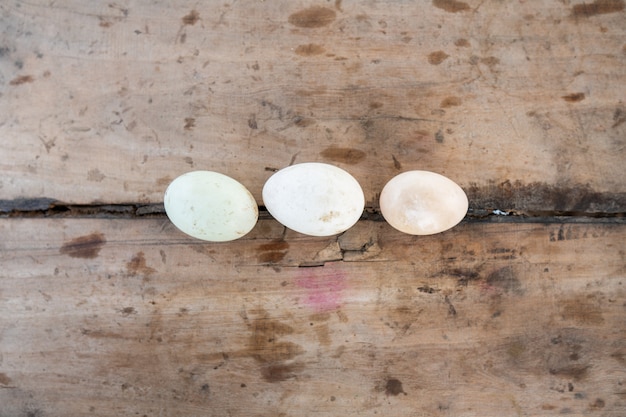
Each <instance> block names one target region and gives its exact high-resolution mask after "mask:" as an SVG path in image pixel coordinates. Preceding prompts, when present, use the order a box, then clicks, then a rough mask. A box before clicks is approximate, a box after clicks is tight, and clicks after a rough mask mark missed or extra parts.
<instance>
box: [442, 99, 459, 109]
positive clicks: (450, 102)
mask: <svg viewBox="0 0 626 417" xmlns="http://www.w3.org/2000/svg"><path fill="white" fill-rule="evenodd" d="M461 103H462V102H461V99H460V98H458V97H454V96H451V97H446V98H444V99H443V100H441V104H440V107H443V108H444V109H445V108H447V107H453V106H460V105H461Z"/></svg>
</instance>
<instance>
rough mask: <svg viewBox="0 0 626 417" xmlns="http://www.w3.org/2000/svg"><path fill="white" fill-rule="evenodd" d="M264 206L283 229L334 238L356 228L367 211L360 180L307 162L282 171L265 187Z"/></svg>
mask: <svg viewBox="0 0 626 417" xmlns="http://www.w3.org/2000/svg"><path fill="white" fill-rule="evenodd" d="M263 202H264V204H265V207H266V208H267V210H268V211H269V212H270V214H271V215H272V216H274V218H275V219H276V220H278V221H279V222H280V223H282V224H283V225H284V226H287V227H288V228H290V229H292V230H295V231H296V232H300V233H303V234H307V235H311V236H331V235H335V234H337V233H341V232H343V231H345V230H347V229H349V228H350V227H351V226H353V225H354V224H355V223H356V222H357V221H358V220H359V218H360V217H361V214H362V213H363V208H364V207H365V197H364V195H363V190H362V189H361V186H360V185H359V183H358V182H357V180H356V179H355V178H354V177H353V176H352V175H350V174H349V173H347V172H346V171H344V170H343V169H341V168H338V167H336V166H334V165H328V164H322V163H317V162H308V163H302V164H296V165H292V166H289V167H287V168H284V169H281V170H280V171H278V172H276V173H275V174H274V175H272V176H271V177H270V178H269V179H268V180H267V182H266V183H265V186H264V187H263Z"/></svg>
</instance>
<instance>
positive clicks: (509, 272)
mask: <svg viewBox="0 0 626 417" xmlns="http://www.w3.org/2000/svg"><path fill="white" fill-rule="evenodd" d="M485 282H486V283H487V284H488V285H490V286H492V287H496V288H499V289H501V290H502V291H504V292H505V293H507V294H515V295H522V294H523V293H524V290H523V289H522V283H521V281H520V280H519V278H517V274H516V273H515V270H514V269H513V267H510V266H505V267H504V268H500V269H497V270H495V271H493V272H492V273H490V274H489V275H488V276H487V278H486V279H485Z"/></svg>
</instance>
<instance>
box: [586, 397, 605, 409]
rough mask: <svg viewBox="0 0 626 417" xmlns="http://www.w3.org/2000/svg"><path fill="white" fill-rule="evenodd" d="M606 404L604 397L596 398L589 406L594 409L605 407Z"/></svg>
mask: <svg viewBox="0 0 626 417" xmlns="http://www.w3.org/2000/svg"><path fill="white" fill-rule="evenodd" d="M605 405H606V402H605V401H604V400H603V399H602V398H596V400H595V401H594V402H593V403H591V404H589V408H591V409H592V410H600V409H602V408H604V406H605Z"/></svg>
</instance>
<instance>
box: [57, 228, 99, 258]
mask: <svg viewBox="0 0 626 417" xmlns="http://www.w3.org/2000/svg"><path fill="white" fill-rule="evenodd" d="M105 243H106V239H105V238H104V235H103V234H102V233H99V232H97V233H91V234H89V235H86V236H79V237H77V238H75V239H72V240H70V241H69V242H66V243H64V244H63V246H61V249H59V253H61V254H62V255H68V256H70V257H72V258H84V259H93V258H95V257H97V256H98V254H99V253H100V250H101V249H102V247H103V246H104V245H105Z"/></svg>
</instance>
